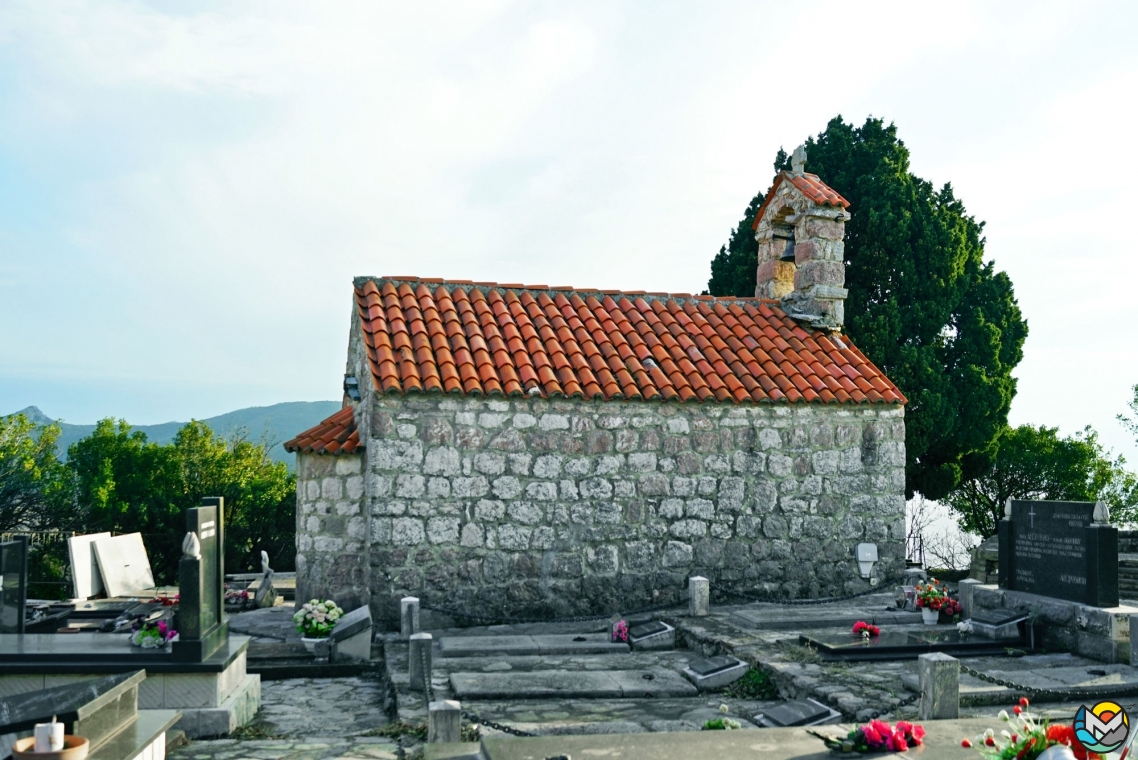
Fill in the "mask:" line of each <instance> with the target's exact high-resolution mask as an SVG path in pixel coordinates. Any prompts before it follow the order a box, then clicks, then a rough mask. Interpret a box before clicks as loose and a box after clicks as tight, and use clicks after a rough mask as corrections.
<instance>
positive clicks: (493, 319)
mask: <svg viewBox="0 0 1138 760" xmlns="http://www.w3.org/2000/svg"><path fill="white" fill-rule="evenodd" d="M848 207H849V203H848V202H847V201H846V200H845V199H844V198H842V196H841V195H839V194H838V193H837V192H835V191H834V190H832V189H831V188H829V187H827V186H826V185H825V184H823V183H822V182H821V181H820V180H819V179H818V177H817V176H815V175H813V174H809V173H806V172H805V171H804V170H803V154H802V153H801V151H798V152H796V156H795V160H794V162H793V164H792V171H786V172H782V173H780V174H779V175H778V177H777V178H776V179H775V182H774V185H773V186H772V188H771V190H770V192H769V193H768V195H767V200H766V204H765V205H764V206H763V208H762V209H761V210H760V212H759V214H758V217H757V219H756V222H755V235H756V238H757V240H758V242H759V263H758V271H757V273H756V288H755V297H754V298H715V297H710V296H692V295H689V294H687V293H648V292H642V291H632V292H623V291H614V290H593V289H591V288H572V287H549V286H546V285H518V284H499V283H492V282H470V281H462V280H442V279H425V278H424V279H420V278H415V277H361V278H357V279H356V280H355V292H354V295H353V301H354V308H353V311H352V323H351V333H350V336H349V341H348V361H347V369H346V373H345V378H344V407H343V409H342V410H341V411H339V412H337V413H336V414H334V415H333V416H331V417H329V418H328V419H327V420H325V421H324V422H322V423H321V424H320V425H318V426H316V427H314V428H312V429H311V430H307V431H305V432H303V433H301V434H300V435H298V436H297V437H296V438H294V439H293V440H291V441H289V442H288V443H287V444H286V448H287V449H288V450H289V451H294V452H296V454H297V524H296V540H297V555H296V567H297V585H298V590H297V591H298V594H299V597H298V598H303V599H307V598H310V597H331V598H334V599H336V600H337V601H338V602H339V603H340V604H342V605H344V606H345V607H354V606H359V605H362V604H370V605H371V608H372V612H373V614H375V615H376V616H377V617H378V618H381V619H383V620H385V621H386V622H387V623H388V624H397V622H396V621H397V620H398V600H399V599H400V598H401V597H403V596H406V595H415V596H420V597H422V599H423V603H424V604H428V605H438V606H441V607H448V608H452V609H457V610H462V611H465V612H471V613H476V614H481V615H513V616H525V617H529V616H540V615H558V616H566V615H576V614H600V613H609V612H613V611H616V610H618V609H624V610H628V609H634V608H638V607H644V606H648V605H653V604H659V603H667V602H670V601H673V600H678V599H683V598H684V596H685V594H686V590H685V583H686V578H687V577H688V576H689V575H692V574H700V575H703V576H705V577H708V578H710V579H711V582H712V586H713V588H714V587H715V586H716V585H717V584H727V585H731V586H735V587H740V588H746V589H751V590H753V591H755V592H758V593H771V594H779V595H782V596H786V597H795V596H798V597H803V596H819V595H828V594H840V593H844V592H848V591H854V590H861V589H864V588H868V585H867V584H868V583H869V581H867V580H864V579H862V578H861V577H860V576H859V574H858V569H857V563H856V562H855V559H854V547H855V546H856V545H857V544H858V543H861V542H868V543H874V544H876V545H877V549H878V553H879V561H878V563H877V564H876V566H875V567H874V569H873V575H874V576H875V577H876V578H889V577H892V576H895V575H898V574H899V573H900V571H901V569H902V568H903V566H904V539H905V520H904V509H905V499H904V494H905V469H904V467H905V443H904V440H905V422H904V404H905V403H906V401H905V398H904V396H903V395H902V394H901V392H900V391H899V390H898V389H897V387H896V386H895V385H894V384H893V383H892V382H890V380H889V379H888V378H887V377H885V376H884V375H883V374H882V373H881V371H880V370H878V369H877V368H876V367H875V366H874V365H873V363H872V362H871V361H869V359H867V358H866V357H865V356H864V355H862V353H861V352H860V351H859V350H858V349H857V347H856V346H854V345H853V344H852V343H851V342H850V340H849V338H847V337H846V336H844V335H843V334H842V332H841V328H842V322H843V299H844V297H845V295H846V290H845V289H844V288H843V285H844V282H845V267H844V256H843V236H844V227H845V222H846V221H847V220H848V219H849V212H848V211H847V209H848ZM855 211H856V209H855Z"/></svg>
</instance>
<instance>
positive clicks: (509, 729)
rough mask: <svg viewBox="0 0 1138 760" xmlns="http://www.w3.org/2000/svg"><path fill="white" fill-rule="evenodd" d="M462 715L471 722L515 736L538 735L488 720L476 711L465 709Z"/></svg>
mask: <svg viewBox="0 0 1138 760" xmlns="http://www.w3.org/2000/svg"><path fill="white" fill-rule="evenodd" d="M462 717H464V718H466V719H467V720H468V721H470V722H471V723H477V724H479V725H482V726H488V727H489V728H493V729H494V730H496V731H501V732H503V733H506V734H511V735H513V736H537V734H531V733H529V732H528V731H522V730H521V729H517V728H512V727H510V726H507V725H504V724H502V723H495V722H494V721H492V720H486V719H485V718H483V717H482V716H481V715H476V714H475V713H471V712H466V711H465V710H464V711H463V713H462Z"/></svg>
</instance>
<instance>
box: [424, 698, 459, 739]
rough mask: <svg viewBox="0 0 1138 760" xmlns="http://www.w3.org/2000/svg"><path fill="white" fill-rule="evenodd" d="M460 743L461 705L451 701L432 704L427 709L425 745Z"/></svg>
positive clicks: (445, 700) (446, 700)
mask: <svg viewBox="0 0 1138 760" xmlns="http://www.w3.org/2000/svg"><path fill="white" fill-rule="evenodd" d="M460 741H462V704H461V703H460V702H455V701H454V700H453V699H442V700H439V701H438V702H432V703H431V704H430V707H428V708H427V744H441V743H444V742H460Z"/></svg>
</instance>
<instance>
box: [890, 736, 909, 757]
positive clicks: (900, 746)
mask: <svg viewBox="0 0 1138 760" xmlns="http://www.w3.org/2000/svg"><path fill="white" fill-rule="evenodd" d="M890 747H892V749H893V751H894V752H905V751H906V750H908V749H909V745H908V743H907V742H906V741H905V737H904V736H902V735H901V732H900V731H898V732H897V733H895V734H893V740H892V741H891V742H890Z"/></svg>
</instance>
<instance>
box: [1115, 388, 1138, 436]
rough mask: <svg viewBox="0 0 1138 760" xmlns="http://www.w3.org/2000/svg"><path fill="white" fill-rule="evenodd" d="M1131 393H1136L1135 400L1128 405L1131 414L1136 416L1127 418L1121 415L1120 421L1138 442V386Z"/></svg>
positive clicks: (1119, 416) (1131, 400)
mask: <svg viewBox="0 0 1138 760" xmlns="http://www.w3.org/2000/svg"><path fill="white" fill-rule="evenodd" d="M1131 391H1132V392H1133V393H1134V398H1132V399H1130V401H1129V402H1127V404H1126V405H1127V406H1128V407H1130V413H1131V414H1133V415H1134V416H1133V417H1127V416H1126V415H1124V414H1120V415H1118V421H1119V422H1121V423H1122V426H1123V427H1124V428H1126V429H1127V430H1129V431H1130V432H1131V433H1133V434H1134V440H1136V441H1138V385H1135V386H1134V387H1133V388H1131Z"/></svg>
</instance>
